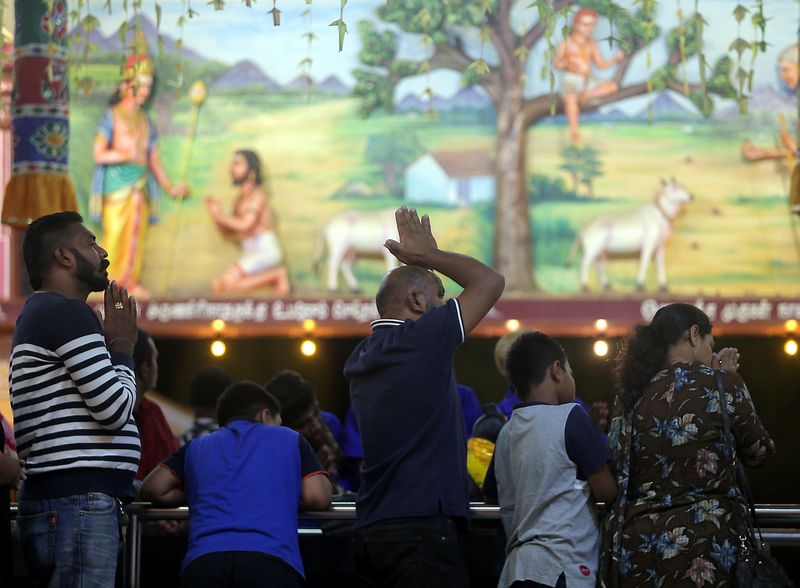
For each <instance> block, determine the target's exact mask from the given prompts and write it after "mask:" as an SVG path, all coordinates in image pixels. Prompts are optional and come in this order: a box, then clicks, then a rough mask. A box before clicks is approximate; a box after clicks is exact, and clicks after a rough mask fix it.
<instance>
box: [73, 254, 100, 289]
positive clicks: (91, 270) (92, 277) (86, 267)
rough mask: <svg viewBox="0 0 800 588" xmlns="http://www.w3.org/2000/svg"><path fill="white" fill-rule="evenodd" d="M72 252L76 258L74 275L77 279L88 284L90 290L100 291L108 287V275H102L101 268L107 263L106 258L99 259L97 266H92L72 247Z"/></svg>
mask: <svg viewBox="0 0 800 588" xmlns="http://www.w3.org/2000/svg"><path fill="white" fill-rule="evenodd" d="M72 253H73V254H75V259H76V260H77V266H76V267H77V270H76V272H75V277H76V278H77V279H78V280H80V281H81V282H83V283H84V284H86V285H87V286H89V289H90V290H91V291H92V292H102V291H103V290H105V289H106V288H108V277H106V276H104V275H103V270H104V269H106V268H107V267H108V265H109V263H108V260H107V259H104V260H103V261H101V262H100V267H99V268H98V267H96V266H93V265H92V263H91V262H90V261H89V260H88V259H86V258H85V257H84V256H83V255H82V254H81V253H80V252H79V251H78V250H76V249H72Z"/></svg>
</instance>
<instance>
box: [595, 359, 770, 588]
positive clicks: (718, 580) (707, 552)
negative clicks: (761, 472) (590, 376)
mask: <svg viewBox="0 0 800 588" xmlns="http://www.w3.org/2000/svg"><path fill="white" fill-rule="evenodd" d="M722 379H723V384H724V387H725V395H726V399H727V406H728V411H729V413H730V415H731V419H730V422H731V429H732V433H733V436H734V437H735V439H736V448H737V454H738V456H739V459H741V460H743V461H744V463H745V464H746V465H757V464H758V463H760V462H762V461H763V460H764V459H765V458H766V456H767V453H768V450H769V448H770V437H769V434H768V433H767V431H766V430H765V429H764V426H763V425H762V424H761V421H760V420H759V418H758V416H757V415H756V411H755V408H754V407H753V401H752V399H751V398H750V393H749V392H748V391H747V387H746V386H745V384H744V382H743V381H742V378H741V377H740V376H739V375H738V374H735V373H733V372H725V371H723V372H722ZM612 414H613V419H612V424H611V430H610V434H609V445H610V448H611V451H612V454H613V456H614V461H615V465H616V472H617V482H618V484H619V498H618V500H617V502H616V503H615V504H614V506H613V509H612V512H611V515H610V517H609V519H608V521H607V528H606V531H605V537H604V544H605V546H606V549H609V550H610V555H611V557H612V561H613V563H610V565H609V568H608V570H607V573H606V583H607V584H609V585H620V586H654V587H661V586H664V587H667V586H669V587H673V586H688V587H698V586H705V585H708V586H730V585H731V573H732V569H733V565H734V563H735V562H736V554H737V552H738V546H739V540H738V536H739V530H740V529H742V528H743V525H744V524H745V523H744V521H745V519H744V518H743V517H744V516H745V514H746V507H745V506H744V505H745V502H744V500H743V498H742V496H741V494H740V492H739V489H738V487H737V484H736V480H735V475H734V469H733V466H732V456H731V451H730V444H729V443H726V439H725V432H724V425H723V420H722V413H721V409H720V394H719V390H718V385H717V378H716V372H715V371H714V370H713V369H711V368H709V367H707V366H705V365H703V364H702V363H700V362H694V363H691V364H685V363H683V364H673V365H670V366H669V367H668V368H666V369H664V370H662V371H660V372H659V373H658V374H656V375H655V376H654V377H653V379H652V380H651V382H650V384H649V385H648V386H647V388H645V390H644V391H643V393H642V396H641V398H640V399H639V400H638V401H637V404H636V405H635V407H634V409H633V411H632V412H631V413H630V414H628V415H625V414H623V411H622V407H621V404H620V403H619V399H617V402H616V403H615V406H614V409H613V413H612Z"/></svg>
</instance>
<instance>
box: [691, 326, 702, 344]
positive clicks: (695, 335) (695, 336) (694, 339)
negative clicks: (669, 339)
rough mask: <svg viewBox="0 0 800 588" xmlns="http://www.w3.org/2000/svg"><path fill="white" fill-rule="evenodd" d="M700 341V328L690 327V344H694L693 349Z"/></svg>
mask: <svg viewBox="0 0 800 588" xmlns="http://www.w3.org/2000/svg"><path fill="white" fill-rule="evenodd" d="M699 339H700V327H699V326H697V325H692V326H691V327H689V342H690V343H691V344H692V347H696V346H697V343H698V340H699Z"/></svg>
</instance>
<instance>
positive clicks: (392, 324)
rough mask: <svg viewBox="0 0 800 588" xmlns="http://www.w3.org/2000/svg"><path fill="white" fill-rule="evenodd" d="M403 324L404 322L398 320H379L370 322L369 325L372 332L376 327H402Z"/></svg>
mask: <svg viewBox="0 0 800 588" xmlns="http://www.w3.org/2000/svg"><path fill="white" fill-rule="evenodd" d="M404 322H405V321H401V320H400V319H391V318H381V319H376V320H374V321H372V322H371V323H370V324H369V325H370V326H371V327H372V330H373V331H374V330H375V329H376V328H377V327H396V326H398V325H402V324H403V323H404Z"/></svg>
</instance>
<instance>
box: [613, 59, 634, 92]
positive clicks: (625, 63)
mask: <svg viewBox="0 0 800 588" xmlns="http://www.w3.org/2000/svg"><path fill="white" fill-rule="evenodd" d="M634 55H636V52H635V51H634V52H633V53H631V54H630V55H626V56H625V57H624V58H623V59H622V61H620V63H619V67H618V68H617V71H616V72H615V73H614V77H613V78H612V79H613V80H614V83H615V84H617V86H619V85H621V84H622V80H623V78H624V77H625V74H626V73H628V69H629V68H630V66H631V62H632V61H633V56H634Z"/></svg>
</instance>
